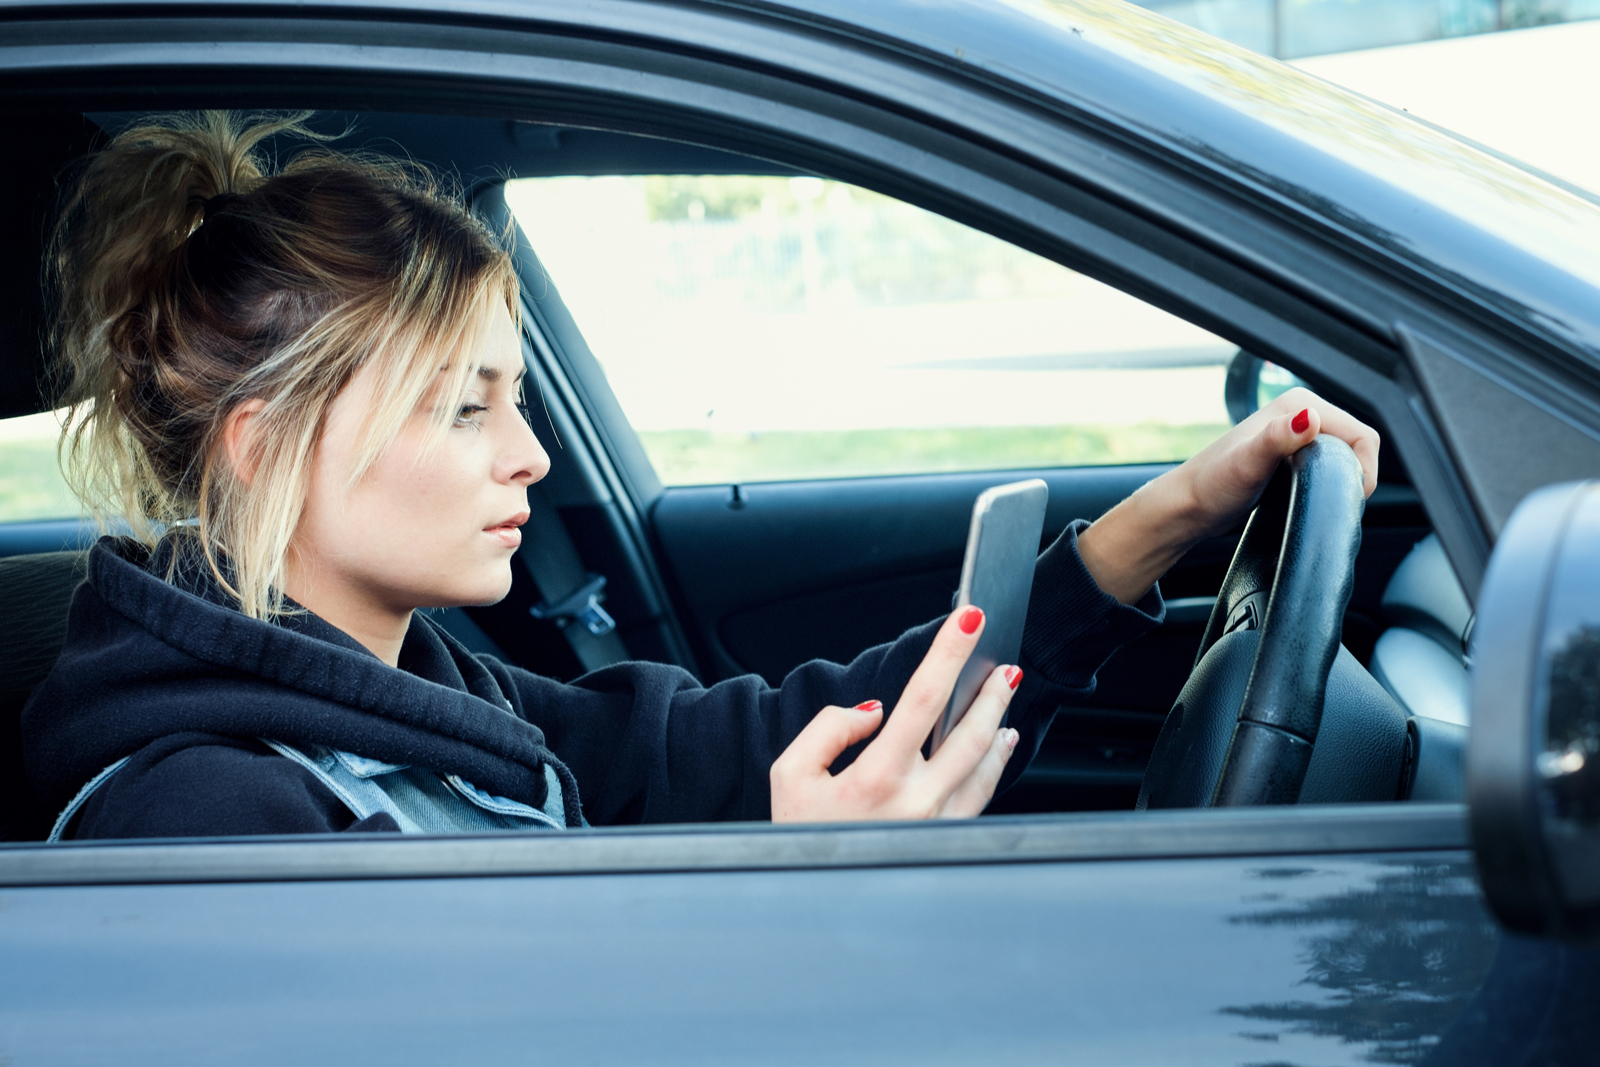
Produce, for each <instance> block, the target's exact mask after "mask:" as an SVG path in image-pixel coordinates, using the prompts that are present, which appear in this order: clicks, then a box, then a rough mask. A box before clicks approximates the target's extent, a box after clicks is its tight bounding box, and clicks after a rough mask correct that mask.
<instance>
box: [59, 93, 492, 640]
mask: <svg viewBox="0 0 1600 1067" xmlns="http://www.w3.org/2000/svg"><path fill="white" fill-rule="evenodd" d="M306 117H307V116H306V115H298V116H289V117H269V118H258V119H255V120H253V121H246V120H241V119H240V118H238V117H236V116H234V115H231V114H228V113H224V112H205V113H202V114H198V115H169V116H161V117H157V118H152V119H149V120H146V121H145V122H144V123H142V124H141V125H138V126H136V127H134V128H130V129H127V130H125V131H123V132H122V133H120V134H118V135H117V136H116V137H115V138H114V139H113V140H112V141H111V142H110V144H109V145H108V146H107V147H106V148H105V149H103V150H102V151H99V152H96V153H94V154H93V155H92V156H90V157H89V158H88V160H87V162H86V164H85V166H84V169H83V171H82V174H81V176H80V177H79V178H78V180H77V182H76V184H75V186H74V187H73V188H72V191H71V192H70V194H69V197H68V199H67V201H66V203H65V205H64V209H63V212H62V215H61V219H60V221H59V223H58V224H57V227H56V231H55V235H54V239H53V242H52V245H51V255H50V267H51V271H52V275H53V282H54V285H53V292H54V295H55V307H54V312H55V313H54V317H53V328H52V338H51V339H52V344H53V351H54V358H55V361H56V363H55V369H56V374H57V376H58V382H59V386H58V388H59V390H60V392H61V398H62V400H63V401H64V402H65V403H66V404H67V405H68V406H69V415H68V419H67V423H66V428H65V429H64V431H63V434H62V443H61V459H62V466H63V469H64V471H65V472H66V474H67V477H68V479H69V482H70V484H71V485H72V487H73V489H74V491H75V492H76V493H77V494H78V496H79V497H80V498H81V499H82V501H83V502H84V504H85V506H86V507H87V508H88V509H89V510H90V512H91V514H93V515H95V516H96V517H97V518H99V519H100V520H101V522H102V523H105V522H106V520H108V519H111V518H123V519H125V520H126V521H127V522H128V523H129V525H130V526H131V527H132V530H133V532H134V534H135V536H137V537H139V538H140V539H141V540H143V541H144V542H145V543H146V544H149V545H154V544H155V542H156V540H157V539H158V538H159V537H160V536H162V534H163V533H164V532H167V531H172V532H174V533H176V534H179V535H181V536H189V537H192V538H194V539H196V540H197V541H198V544H199V547H200V548H201V549H202V551H203V553H204V558H205V560H206V562H207V564H208V565H209V567H210V569H211V572H212V574H213V575H214V576H215V577H216V579H217V580H218V581H219V582H220V583H221V584H222V587H223V588H224V589H226V590H227V591H228V592H229V593H230V594H231V595H233V596H234V597H236V598H237V599H238V602H239V607H240V609H241V610H242V611H243V612H244V613H245V614H246V615H249V616H251V617H252V618H261V619H270V618H272V617H275V616H276V615H277V614H279V613H280V612H281V611H282V610H283V596H282V593H281V588H282V579H283V573H284V563H285V559H286V557H287V555H288V552H289V550H290V544H291V541H292V539H293V536H294V533H295V530H296V528H297V526H298V525H299V522H300V517H301V513H302V510H303V508H304V506H305V500H306V495H307V492H308V490H309V481H310V469H311V465H312V459H313V455H314V452H315V450H316V446H317V441H318V438H319V437H320V435H321V432H322V426H323V421H324V417H325V413H326V411H327V408H328V405H329V404H330V403H331V402H332V401H333V399H334V397H336V396H337V395H338V394H339V392H340V390H342V389H343V388H344V387H345V386H346V384H348V383H349V381H350V379H351V378H352V377H353V376H354V375H355V374H356V372H357V371H358V370H361V369H362V368H363V367H365V366H367V365H368V364H374V366H373V370H374V372H375V373H376V381H375V385H376V388H375V390H374V401H373V406H372V408H371V409H370V411H369V412H368V413H367V417H366V420H365V425H364V426H363V429H362V436H361V438H360V443H359V448H358V456H359V459H358V463H357V466H356V470H355V472H354V474H353V475H352V477H353V479H359V478H360V476H361V475H362V474H364V473H365V472H366V470H367V468H368V467H370V465H371V464H372V463H373V462H374V461H375V460H376V459H377V458H378V457H379V456H380V455H381V454H382V453H383V451H384V449H385V448H387V447H388V446H389V445H390V443H392V442H393V440H394V438H395V437H396V435H397V434H398V433H399V432H400V430H401V428H402V427H403V426H404V424H405V423H406V422H407V420H408V419H410V418H411V416H412V414H413V413H414V412H416V411H417V409H418V406H419V405H420V404H422V403H423V402H424V401H425V399H427V398H429V397H430V396H431V397H443V398H445V399H446V400H448V399H450V398H455V397H459V396H461V395H462V394H463V393H464V392H465V390H466V389H467V388H468V383H469V381H470V379H471V376H472V374H473V370H474V368H473V366H472V360H471V358H470V356H471V355H472V353H473V351H474V350H475V348H476V345H477V344H478V342H479V340H480V338H479V337H478V334H479V333H481V332H482V326H483V323H485V322H486V321H487V316H486V314H485V312H486V311H487V310H489V309H492V308H495V307H504V308H506V309H507V310H508V311H509V312H510V313H511V314H513V315H515V314H516V313H517V311H518V308H519V300H518V296H517V294H518V286H517V278H516V273H515V270H514V268H513V266H512V263H511V259H510V257H509V256H508V255H507V253H506V251H505V249H504V248H503V247H502V246H501V244H500V243H499V242H498V241H496V240H495V239H494V237H493V235H491V234H490V233H489V231H488V230H487V228H486V227H484V226H483V225H482V224H481V223H480V222H479V221H478V220H477V219H475V218H474V217H473V216H472V215H471V214H470V212H468V211H467V210H466V208H465V207H464V206H463V205H462V204H461V202H460V201H459V199H458V198H455V197H453V196H450V195H447V194H446V193H445V192H443V191H441V189H440V188H439V186H438V184H437V183H436V182H435V180H434V179H433V178H432V177H431V175H429V174H428V173H427V172H426V171H424V170H422V169H421V168H418V167H415V166H411V165H406V164H401V163H398V162H396V161H393V160H382V159H375V158H368V157H361V158H357V157H353V156H348V155H342V154H339V153H335V152H332V151H329V150H326V149H324V148H320V147H316V146H312V147H309V148H307V149H305V150H303V151H301V152H300V153H299V154H298V155H296V156H295V157H294V158H293V159H292V160H291V161H290V162H289V163H288V164H287V165H286V166H284V167H282V168H281V169H280V170H278V171H277V172H276V173H272V174H269V173H268V172H267V169H266V167H265V165H264V163H263V162H262V160H261V159H260V158H259V156H258V154H257V152H256V149H257V147H258V146H259V145H260V143H261V142H262V140H263V139H265V138H267V137H271V136H274V135H282V134H291V135H299V136H302V137H305V138H308V139H311V140H320V139H321V138H319V137H318V136H317V135H316V134H314V133H312V132H311V131H310V130H308V129H307V128H306V127H305V125H304V121H305V119H306ZM441 368H443V373H441ZM247 400H259V401H261V402H262V403H263V405H264V406H263V407H262V408H261V410H260V412H259V413H258V414H257V415H256V417H255V425H256V426H257V427H259V429H258V430H257V432H255V433H254V434H253V435H250V437H249V440H250V442H251V445H250V449H251V451H250V454H249V455H248V456H247V457H245V459H246V462H245V463H244V464H242V465H243V466H246V467H248V468H249V469H250V470H251V473H250V476H249V478H248V483H247V480H246V479H244V478H241V477H239V476H238V475H237V474H236V473H235V471H234V469H233V467H232V465H231V464H230V463H229V462H228V460H227V457H226V455H225V450H224V448H223V447H222V434H223V431H224V426H225V424H226V420H227V417H228V415H229V413H230V412H232V411H233V410H234V409H235V408H236V407H237V406H238V405H239V404H241V403H243V402H245V401H247ZM453 416H454V410H453V408H452V406H451V405H450V404H449V403H443V404H441V405H439V406H437V408H436V409H435V412H434V419H435V423H434V425H435V429H436V431H437V437H436V440H437V439H438V438H442V436H443V434H444V431H445V430H446V429H447V428H448V427H449V425H450V422H451V420H452V418H453ZM169 578H170V574H169Z"/></svg>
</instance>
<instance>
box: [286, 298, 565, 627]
mask: <svg viewBox="0 0 1600 1067" xmlns="http://www.w3.org/2000/svg"><path fill="white" fill-rule="evenodd" d="M489 314H491V315H492V321H491V322H490V323H489V324H488V328H487V330H486V331H485V342H484V344H483V345H482V346H481V350H480V353H479V358H478V371H477V375H476V376H475V378H474V379H473V381H472V384H471V385H470V387H469V390H468V393H467V395H466V397H465V399H464V400H463V401H462V407H461V408H460V410H459V411H457V412H456V418H455V422H454V423H453V424H452V425H451V427H450V429H449V431H448V432H447V433H446V435H445V438H444V440H443V441H442V442H440V443H438V444H437V445H435V446H434V448H433V449H432V450H431V451H429V450H427V449H425V447H424V446H425V445H426V444H427V442H428V439H429V433H430V426H429V423H430V419H431V417H432V412H431V411H430V410H428V404H426V403H425V404H424V405H423V408H422V409H421V410H418V411H417V412H415V413H414V414H413V415H412V417H411V419H410V421H409V422H408V423H407V424H406V426H405V428H404V429H403V430H402V431H401V433H400V435H399V437H398V438H396V439H395V441H394V443H393V444H392V445H391V446H390V447H389V448H388V449H387V450H386V451H385V452H384V453H383V455H382V456H380V457H379V458H378V460H377V462H376V463H374V464H373V465H372V467H371V468H370V469H368V471H367V473H366V474H365V475H363V476H362V477H361V479H360V480H359V481H358V482H356V484H355V486H354V487H353V488H352V487H350V477H349V476H350V472H351V471H352V470H354V469H355V466H354V464H355V461H356V446H357V435H358V433H359V431H360V427H361V423H362V419H363V416H364V415H365V413H366V411H367V409H368V406H369V405H370V403H371V399H372V390H373V384H374V377H375V375H374V374H373V373H372V372H371V368H370V366H369V367H368V368H365V369H363V370H362V371H361V372H359V373H358V374H357V375H356V376H355V377H354V378H353V379H352V380H351V382H350V384H349V386H347V387H346V388H345V389H344V391H343V392H341V393H340V394H339V396H338V397H337V398H335V400H334V401H333V403H332V404H331V405H329V408H328V415H327V421H326V424H325V426H324V429H323V434H322V440H321V442H320V443H319V444H318V447H317V453H316V459H315V461H314V463H313V467H312V473H311V488H310V493H309V495H308V497H307V500H306V509H305V514H304V516H303V517H302V519H301V521H300V526H299V528H298V529H297V530H296V532H295V537H294V542H293V545H292V548H291V553H290V557H291V558H290V561H289V574H288V576H287V577H288V578H289V581H288V582H287V583H286V586H287V588H286V591H287V592H288V593H289V595H290V596H293V597H294V598H295V599H297V600H299V601H300V602H301V603H303V604H305V605H306V606H308V607H310V608H311V609H312V610H314V611H317V612H318V613H319V614H323V615H325V616H330V617H331V616H336V615H348V614H349V613H350V612H352V611H355V612H362V611H367V610H373V609H376V610H378V611H380V612H383V613H404V612H409V611H410V610H411V609H412V608H419V607H451V606H458V605H466V604H492V603H494V602H495V601H497V600H499V599H501V598H502V597H504V596H505V595H506V593H507V592H508V591H509V590H510V588H511V566H510V564H511V557H512V554H513V553H515V551H516V549H517V546H518V545H519V544H520V543H521V540H522V536H521V531H520V530H519V529H518V527H519V526H521V525H522V524H523V523H524V522H526V521H527V519H528V486H530V485H532V484H533V483H534V482H536V481H538V480H539V479H540V478H543V477H544V476H545V474H546V473H547V472H548V471H549V470H550V457H549V456H547V455H546V454H545V451H544V449H543V448H541V447H540V445H539V442H538V440H537V439H536V438H535V437H534V435H533V431H532V430H531V429H529V427H528V424H527V422H526V421H525V420H524V419H523V416H522V413H521V411H519V410H518V405H519V404H520V402H521V394H522V374H523V363H522V345H521V342H520V340H519V338H518V337H517V333H516V327H515V326H514V324H513V323H512V320H511V316H510V315H509V314H507V313H506V311H505V310H504V308H501V309H499V310H498V311H494V312H490V313H489Z"/></svg>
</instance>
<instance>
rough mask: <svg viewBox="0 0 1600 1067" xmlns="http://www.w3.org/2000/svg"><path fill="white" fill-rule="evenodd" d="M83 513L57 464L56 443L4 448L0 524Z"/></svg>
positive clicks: (20, 443) (0, 470) (9, 444)
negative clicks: (80, 511)
mask: <svg viewBox="0 0 1600 1067" xmlns="http://www.w3.org/2000/svg"><path fill="white" fill-rule="evenodd" d="M79 510H80V509H79V507H78V501H77V498H76V497H74V496H73V495H72V492H71V490H69V489H68V488H67V483H66V481H65V480H63V479H62V477H61V468H60V467H58V466H57V465H56V443H55V442H54V441H7V442H5V444H4V445H0V522H22V521H26V520H29V519H70V518H73V517H75V516H77V514H78V512H79Z"/></svg>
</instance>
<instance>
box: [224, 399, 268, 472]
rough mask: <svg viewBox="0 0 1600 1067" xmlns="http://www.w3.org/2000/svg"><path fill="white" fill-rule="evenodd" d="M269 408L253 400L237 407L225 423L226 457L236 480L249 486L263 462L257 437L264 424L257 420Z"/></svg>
mask: <svg viewBox="0 0 1600 1067" xmlns="http://www.w3.org/2000/svg"><path fill="white" fill-rule="evenodd" d="M266 406H267V402H266V401H265V400H262V399H261V398H259V397H253V398H251V399H250V400H246V401H245V402H244V403H242V404H238V405H236V406H235V407H234V409H233V410H232V411H230V412H228V415H227V417H226V418H224V419H223V420H222V451H223V454H224V455H226V456H227V457H228V466H230V467H232V468H233V473H234V476H235V477H237V478H238V479H239V480H240V481H241V482H243V483H244V484H245V485H249V484H250V483H251V482H252V481H254V480H255V476H256V465H257V464H258V463H259V462H260V461H261V452H260V450H259V449H258V448H257V447H256V435H257V434H258V433H259V432H260V430H261V420H260V419H259V418H257V416H258V415H260V414H261V409H262V408H264V407H266Z"/></svg>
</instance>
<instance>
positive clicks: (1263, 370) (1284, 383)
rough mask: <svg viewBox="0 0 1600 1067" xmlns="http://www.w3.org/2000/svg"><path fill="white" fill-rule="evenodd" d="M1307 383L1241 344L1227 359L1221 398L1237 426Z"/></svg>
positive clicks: (1229, 416)
mask: <svg viewBox="0 0 1600 1067" xmlns="http://www.w3.org/2000/svg"><path fill="white" fill-rule="evenodd" d="M1304 384H1306V383H1305V382H1303V381H1301V380H1300V379H1299V378H1297V377H1295V375H1294V374H1292V373H1290V372H1289V371H1287V370H1285V369H1284V368H1282V367H1280V366H1278V365H1277V364H1276V363H1268V362H1267V361H1266V360H1264V359H1262V358H1261V357H1260V356H1253V355H1251V354H1250V353H1249V352H1246V351H1245V350H1244V349H1242V348H1241V349H1239V351H1237V352H1235V353H1234V354H1233V359H1231V360H1229V361H1228V376H1227V377H1226V378H1224V379H1223V382H1222V402H1223V404H1225V405H1226V406H1227V409H1228V418H1230V419H1232V420H1233V424H1234V425H1235V426H1237V425H1238V424H1239V423H1241V422H1243V421H1244V420H1245V419H1248V418H1249V417H1250V416H1251V415H1253V414H1255V412H1256V411H1257V410H1258V409H1259V408H1261V406H1262V405H1264V404H1270V403H1272V401H1274V400H1276V399H1277V398H1278V397H1280V396H1282V395H1283V394H1284V393H1287V392H1288V391H1289V390H1290V389H1293V388H1294V387H1295V386H1297V385H1304Z"/></svg>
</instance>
